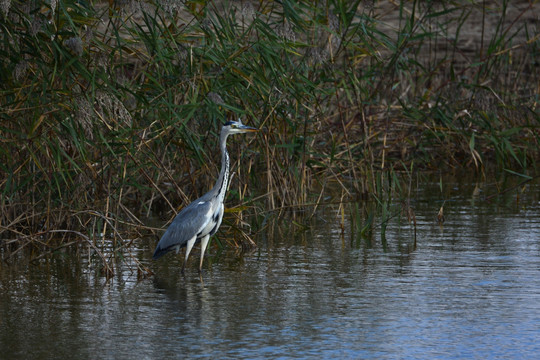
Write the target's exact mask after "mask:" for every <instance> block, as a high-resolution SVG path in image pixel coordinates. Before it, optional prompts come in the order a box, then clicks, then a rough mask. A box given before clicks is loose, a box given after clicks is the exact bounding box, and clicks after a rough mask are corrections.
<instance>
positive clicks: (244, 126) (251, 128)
mask: <svg viewBox="0 0 540 360" xmlns="http://www.w3.org/2000/svg"><path fill="white" fill-rule="evenodd" d="M237 129H238V130H242V132H255V131H259V129H256V128H253V127H249V126H246V125H244V124H242V125H240V126H238V127H237Z"/></svg>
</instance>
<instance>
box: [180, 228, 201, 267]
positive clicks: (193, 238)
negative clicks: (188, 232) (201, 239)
mask: <svg viewBox="0 0 540 360" xmlns="http://www.w3.org/2000/svg"><path fill="white" fill-rule="evenodd" d="M195 240H197V236H194V237H192V238H191V239H189V240H188V242H187V245H186V258H185V259H184V264H183V265H182V274H183V273H184V269H185V268H186V263H187V259H188V256H189V253H190V252H191V249H192V248H193V245H195Z"/></svg>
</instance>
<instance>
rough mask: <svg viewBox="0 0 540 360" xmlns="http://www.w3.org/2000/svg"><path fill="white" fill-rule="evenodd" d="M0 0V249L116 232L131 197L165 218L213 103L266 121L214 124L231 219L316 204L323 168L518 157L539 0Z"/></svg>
mask: <svg viewBox="0 0 540 360" xmlns="http://www.w3.org/2000/svg"><path fill="white" fill-rule="evenodd" d="M0 8H1V9H0V12H1V15H0V16H1V17H0V28H1V34H0V67H1V71H0V80H1V84H0V94H1V95H0V104H1V109H0V160H1V161H0V166H1V170H0V207H1V210H2V211H1V215H0V217H1V219H0V222H1V227H0V241H1V242H2V245H3V246H2V249H3V253H4V255H5V256H8V257H9V256H12V255H13V253H16V252H17V251H19V250H20V249H23V248H25V247H26V248H32V249H36V250H37V253H38V254H40V253H42V252H43V250H44V249H45V250H47V249H48V250H50V249H56V248H57V247H59V246H65V245H66V244H67V245H69V244H71V243H76V242H78V241H81V240H83V241H85V242H87V243H89V244H91V245H90V246H92V247H94V248H95V249H96V250H98V247H99V241H97V240H96V239H101V238H102V237H106V238H114V239H115V243H114V244H115V246H117V247H118V248H122V247H128V246H129V244H130V242H129V241H127V240H126V239H127V238H128V237H129V238H134V237H137V236H138V234H144V233H148V229H149V228H148V227H147V226H145V224H146V223H147V221H145V220H144V219H145V218H146V217H147V216H150V215H152V214H160V215H161V216H162V218H163V219H167V218H170V217H171V216H172V215H173V214H174V212H175V211H176V210H178V209H179V208H181V207H182V206H184V205H185V204H186V203H187V202H188V201H189V199H194V198H195V197H197V196H198V195H200V194H202V193H203V192H205V191H206V190H208V189H209V188H210V187H211V186H212V183H213V181H214V179H215V177H216V176H217V173H218V171H219V166H220V164H219V159H220V157H219V154H218V153H217V134H218V133H219V128H220V124H221V123H222V122H223V121H224V120H225V119H227V118H242V119H243V121H244V123H247V124H248V125H251V126H256V127H260V128H262V129H264V131H263V132H261V133H260V134H259V135H257V136H256V137H253V136H244V137H236V138H233V139H231V140H232V141H229V148H230V153H231V156H232V158H233V159H234V160H235V162H234V164H233V170H234V171H236V174H235V176H234V179H233V182H232V185H231V191H230V195H229V197H228V199H229V200H228V203H229V204H230V206H234V205H238V204H240V205H238V206H237V207H236V210H238V211H234V209H233V212H234V214H235V215H236V217H237V219H236V220H238V219H239V218H240V211H239V210H240V209H242V210H249V209H251V211H253V212H258V211H259V210H258V209H265V210H268V209H270V210H274V209H284V208H288V207H294V206H298V205H308V204H316V203H318V202H320V201H321V199H323V196H322V195H323V194H325V191H326V189H328V187H330V185H332V186H334V187H335V185H336V184H338V188H340V189H341V191H342V193H343V196H342V197H341V200H343V199H346V200H354V199H358V198H363V199H369V198H377V199H381V196H380V195H381V192H385V191H386V192H388V191H395V190H396V189H399V190H398V191H402V192H405V191H406V190H404V189H406V188H407V187H406V186H405V187H399V186H398V187H394V186H389V185H386V186H385V185H381V184H387V180H388V179H393V180H395V181H394V183H400V182H404V183H407V182H408V181H409V180H410V179H411V176H412V173H415V172H417V171H419V170H422V171H425V170H439V171H442V170H448V169H453V168H466V169H469V171H470V172H473V173H474V172H476V173H478V174H480V175H484V174H486V173H488V172H491V171H498V172H501V171H506V172H509V173H512V174H519V175H520V176H523V177H531V176H534V172H535V171H536V168H535V161H537V160H538V157H539V151H538V148H539V147H538V145H539V136H540V132H539V125H540V116H539V111H538V106H539V88H538V86H539V84H540V71H538V68H539V62H538V61H539V60H538V59H540V41H539V40H540V39H539V37H540V23H539V20H538V13H540V6H539V4H538V3H537V2H532V1H531V2H526V1H521V2H510V1H507V0H501V1H478V2H471V1H448V2H439V1H412V2H411V1H408V2H406V1H393V2H392V1H389V2H377V1H356V2H355V1H330V0H329V1H261V2H257V1H242V2H239V1H234V2H227V1H186V2H180V1H173V0H168V1H156V2H146V1H130V0H123V1H120V0H118V1H110V2H102V1H94V2H92V1H58V0H46V1H15V0H13V1H9V0H2V1H1V5H0ZM248 184H249V191H247V188H248ZM389 195H392V194H389ZM391 197H392V196H388V197H386V198H388V199H390V198H391ZM242 204H244V205H242ZM246 205H249V206H251V207H249V206H246ZM243 213H244V214H245V213H249V211H243ZM228 216H229V222H233V220H232V218H233V214H232V213H229V214H228ZM128 231H139V232H138V233H129V232H128ZM100 241H101V240H100ZM28 245H30V246H28ZM100 254H101V252H100Z"/></svg>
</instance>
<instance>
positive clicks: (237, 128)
mask: <svg viewBox="0 0 540 360" xmlns="http://www.w3.org/2000/svg"><path fill="white" fill-rule="evenodd" d="M223 131H226V132H227V134H242V133H247V132H255V131H259V129H256V128H252V127H249V126H246V125H244V124H242V121H241V120H240V119H238V121H227V122H226V123H225V124H224V125H223Z"/></svg>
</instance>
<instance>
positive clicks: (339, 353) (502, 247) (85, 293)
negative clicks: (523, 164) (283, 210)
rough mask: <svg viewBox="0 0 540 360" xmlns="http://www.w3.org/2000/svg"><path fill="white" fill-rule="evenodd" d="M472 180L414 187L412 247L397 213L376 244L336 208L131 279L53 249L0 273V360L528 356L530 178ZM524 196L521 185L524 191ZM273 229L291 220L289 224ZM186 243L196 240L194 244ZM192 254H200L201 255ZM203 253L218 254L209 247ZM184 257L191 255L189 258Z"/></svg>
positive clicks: (534, 291) (535, 336) (531, 340)
mask: <svg viewBox="0 0 540 360" xmlns="http://www.w3.org/2000/svg"><path fill="white" fill-rule="evenodd" d="M473 190H474V186H473V185H459V184H455V185H453V186H451V187H450V189H449V190H448V191H447V192H446V193H445V198H446V199H447V200H448V201H447V202H446V203H445V217H446V222H445V224H444V227H440V226H439V225H437V223H436V221H435V217H436V214H437V211H438V209H439V207H440V205H441V202H439V201H438V199H439V197H440V196H441V195H440V190H438V187H437V184H427V185H425V186H423V187H422V188H420V189H419V190H418V191H417V193H416V194H415V196H414V198H415V199H416V201H415V203H414V206H415V212H416V218H417V246H416V248H415V247H414V240H413V231H412V227H411V225H409V224H408V223H407V222H406V220H404V219H402V221H401V222H398V221H397V220H395V221H392V223H391V224H390V226H389V227H388V229H387V231H386V237H387V244H388V245H387V246H386V247H383V246H382V244H381V240H380V235H379V233H378V232H377V230H376V231H375V232H374V235H373V238H372V240H371V245H368V244H367V243H366V241H365V240H360V239H358V237H357V235H356V234H353V232H352V231H351V230H350V229H351V228H353V227H354V226H353V225H354V224H353V223H352V222H353V216H352V213H353V212H352V210H351V208H350V207H347V211H346V214H347V216H346V220H347V221H346V223H345V233H344V235H343V236H342V235H341V230H340V227H339V222H340V216H338V215H337V213H336V208H332V207H329V208H326V209H324V211H322V212H320V213H319V214H317V215H316V216H315V218H314V221H313V222H312V223H311V226H312V227H311V229H310V230H308V231H301V229H300V228H299V227H296V226H294V225H293V226H291V225H290V224H291V221H290V219H288V220H287V221H283V222H282V224H278V225H276V226H275V227H272V228H269V229H268V230H267V231H265V232H264V233H263V234H262V235H264V236H261V237H260V238H256V239H255V240H257V242H258V243H259V245H260V247H259V248H258V249H257V251H255V252H253V253H250V254H245V255H244V256H239V255H238V254H234V253H232V252H231V253H224V254H221V255H220V256H217V257H216V256H210V257H208V258H207V259H206V261H205V268H206V270H205V271H204V274H203V279H202V281H201V279H200V278H199V276H198V275H197V271H196V266H197V263H198V262H197V261H196V260H192V261H191V263H190V264H191V266H190V268H189V269H188V271H187V273H186V275H185V276H182V275H181V274H180V271H179V268H180V264H181V262H180V261H179V260H177V259H175V258H174V257H173V256H170V255H168V256H166V257H165V258H163V259H160V261H159V262H157V263H154V262H152V261H150V260H149V259H150V257H151V251H152V249H151V248H150V246H149V244H146V243H145V246H141V249H140V250H139V251H138V253H137V254H136V256H137V257H138V258H140V259H141V261H144V262H146V263H148V265H149V266H151V267H152V269H153V271H154V272H155V276H153V277H151V278H150V279H147V280H142V281H137V279H136V276H135V275H134V274H133V273H131V272H130V270H129V268H127V267H126V266H124V267H123V268H122V267H120V270H119V271H117V273H116V275H115V277H114V278H113V279H112V281H109V282H106V281H105V280H104V278H103V277H101V276H99V275H96V272H95V271H94V270H93V269H89V268H88V267H87V263H86V262H83V263H82V264H81V263H80V262H78V263H76V262H70V261H66V260H65V259H62V258H60V259H52V260H51V261H47V262H42V263H39V264H37V265H16V266H11V267H8V266H6V265H5V264H4V265H2V267H1V268H0V280H1V283H0V284H1V288H0V354H1V355H0V357H1V358H2V359H11V358H25V359H26V358H32V359H45V358H60V357H65V358H70V359H77V358H92V359H113V358H114V359H133V358H138V359H153V358H179V359H183V358H249V359H256V358H329V357H331V358H354V359H358V358H376V359H385V358H387V359H395V358H417V359H434V358H436V359H445V358H490V359H497V358H500V359H510V358H535V357H537V356H538V353H539V351H540V327H539V324H540V201H539V195H540V187H539V186H538V185H529V186H527V187H526V188H523V189H522V188H520V189H518V190H519V191H520V193H519V194H520V198H519V201H517V194H518V190H516V191H511V192H509V193H507V194H505V195H504V196H502V197H499V198H496V199H494V200H493V201H491V202H486V201H483V200H481V198H476V197H474V196H473V195H472V193H473ZM521 191H522V192H521ZM285 224H288V225H287V226H286V225H285ZM197 250H198V249H197ZM197 250H195V254H196V255H197V256H198V251H197ZM211 254H212V255H215V254H216V251H215V249H212V250H211ZM194 259H195V258H194Z"/></svg>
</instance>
